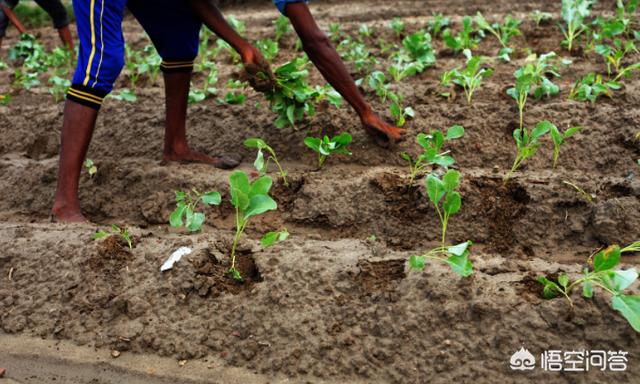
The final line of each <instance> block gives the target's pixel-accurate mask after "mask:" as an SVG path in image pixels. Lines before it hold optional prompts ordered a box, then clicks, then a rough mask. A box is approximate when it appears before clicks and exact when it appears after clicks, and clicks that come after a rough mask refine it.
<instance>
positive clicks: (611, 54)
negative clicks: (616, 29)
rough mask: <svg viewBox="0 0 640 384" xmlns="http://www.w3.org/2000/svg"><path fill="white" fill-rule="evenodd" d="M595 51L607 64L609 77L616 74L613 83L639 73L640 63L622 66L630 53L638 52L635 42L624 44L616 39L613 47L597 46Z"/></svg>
mask: <svg viewBox="0 0 640 384" xmlns="http://www.w3.org/2000/svg"><path fill="white" fill-rule="evenodd" d="M595 51H596V53H597V54H599V55H600V56H602V57H603V58H604V60H605V62H606V63H607V73H608V74H609V76H610V77H611V75H612V74H613V73H615V74H616V77H615V78H614V79H613V81H617V80H619V79H620V78H621V77H629V75H630V74H631V73H632V72H633V71H637V70H638V69H639V68H640V63H634V64H630V65H628V66H626V67H625V66H623V65H622V60H623V59H624V58H625V56H626V55H627V54H628V53H630V52H637V49H636V46H635V44H634V43H633V41H626V42H623V41H622V40H620V39H615V40H614V41H613V44H612V45H607V44H599V45H596V48H595Z"/></svg>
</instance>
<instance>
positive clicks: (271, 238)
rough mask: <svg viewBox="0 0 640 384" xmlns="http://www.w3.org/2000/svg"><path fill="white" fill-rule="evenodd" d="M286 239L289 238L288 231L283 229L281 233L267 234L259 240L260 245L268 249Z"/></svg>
mask: <svg viewBox="0 0 640 384" xmlns="http://www.w3.org/2000/svg"><path fill="white" fill-rule="evenodd" d="M288 238H289V231H287V228H284V229H283V230H282V231H278V232H269V233H267V234H266V235H264V236H263V237H262V239H261V240H260V244H261V245H262V246H263V247H264V248H268V247H271V246H272V245H275V244H277V243H281V242H283V241H285V240H287V239H288Z"/></svg>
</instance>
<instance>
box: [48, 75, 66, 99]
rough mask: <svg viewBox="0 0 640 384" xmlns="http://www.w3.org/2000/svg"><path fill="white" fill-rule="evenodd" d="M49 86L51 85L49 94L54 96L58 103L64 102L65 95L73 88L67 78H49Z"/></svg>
mask: <svg viewBox="0 0 640 384" xmlns="http://www.w3.org/2000/svg"><path fill="white" fill-rule="evenodd" d="M49 84H51V88H49V93H51V95H53V100H54V102H56V103H57V102H60V101H62V100H64V95H65V93H66V92H67V89H69V87H70V86H71V81H69V79H66V78H62V77H58V76H52V77H51V78H49Z"/></svg>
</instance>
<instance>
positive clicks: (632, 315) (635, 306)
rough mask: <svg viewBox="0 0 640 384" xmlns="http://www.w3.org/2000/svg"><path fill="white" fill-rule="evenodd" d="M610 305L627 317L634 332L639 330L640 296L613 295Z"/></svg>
mask: <svg viewBox="0 0 640 384" xmlns="http://www.w3.org/2000/svg"><path fill="white" fill-rule="evenodd" d="M611 306H612V307H613V309H615V310H617V311H619V312H620V313H621V314H622V316H624V317H625V319H627V321H628V322H629V324H631V326H632V327H633V329H635V331H636V332H640V296H628V295H615V296H613V297H612V298H611Z"/></svg>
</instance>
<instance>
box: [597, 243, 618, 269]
mask: <svg viewBox="0 0 640 384" xmlns="http://www.w3.org/2000/svg"><path fill="white" fill-rule="evenodd" d="M619 262H620V247H619V246H617V245H612V246H610V247H609V248H607V249H605V250H602V251H600V252H598V253H597V254H596V255H595V256H594V258H593V270H594V271H596V272H600V271H606V270H608V269H612V268H613V267H615V266H616V265H618V263H619Z"/></svg>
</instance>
